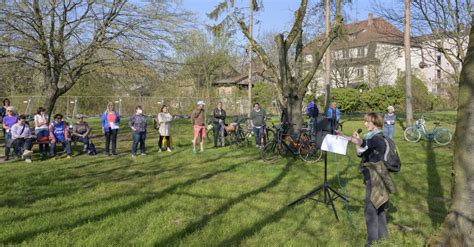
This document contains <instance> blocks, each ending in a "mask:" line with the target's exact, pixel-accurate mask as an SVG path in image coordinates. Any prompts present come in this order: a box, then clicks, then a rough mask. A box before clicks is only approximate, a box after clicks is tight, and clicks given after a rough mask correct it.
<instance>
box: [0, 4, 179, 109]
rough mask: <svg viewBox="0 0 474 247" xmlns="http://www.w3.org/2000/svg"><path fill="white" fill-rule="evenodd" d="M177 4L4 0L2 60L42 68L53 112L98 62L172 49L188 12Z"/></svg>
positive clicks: (150, 56)
mask: <svg viewBox="0 0 474 247" xmlns="http://www.w3.org/2000/svg"><path fill="white" fill-rule="evenodd" d="M175 5H176V4H175V3H174V1H173V0H164V1H161V0H160V1H159V0H150V1H147V2H141V3H132V2H129V1H127V0H104V1H90V0H60V1H59V0H51V1H41V0H25V1H17V0H13V1H2V3H0V48H1V49H0V59H1V60H0V62H11V61H17V62H21V63H23V64H26V65H28V66H31V67H33V68H34V69H35V70H38V71H40V72H41V74H42V81H41V84H42V86H41V88H42V92H40V93H41V94H43V95H44V96H45V97H46V100H45V102H44V106H45V107H46V108H47V109H48V110H49V111H50V112H53V109H54V105H55V102H56V100H57V99H58V97H59V96H61V95H63V94H64V93H66V92H67V91H68V90H69V89H70V88H71V87H72V86H73V85H74V84H75V83H76V82H77V81H78V80H79V79H80V78H81V77H82V76H84V75H86V74H89V73H91V72H93V71H95V70H96V69H97V68H98V67H100V66H97V65H101V66H107V65H110V64H114V63H116V61H117V60H116V59H117V58H120V59H137V58H138V59H156V58H157V57H159V56H162V55H166V54H165V53H166V52H167V51H166V50H167V49H166V48H167V47H169V43H170V42H172V37H173V36H172V34H173V33H174V32H177V31H179V30H180V29H182V28H183V24H184V22H185V21H186V18H185V17H187V13H184V12H180V11H179V10H177V8H176V6H175ZM99 53H102V54H99ZM106 53H109V54H113V55H114V58H113V59H112V60H109V59H107V58H108V57H111V56H110V55H108V56H103V54H106Z"/></svg>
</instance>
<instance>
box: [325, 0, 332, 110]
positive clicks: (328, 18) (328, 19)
mask: <svg viewBox="0 0 474 247" xmlns="http://www.w3.org/2000/svg"><path fill="white" fill-rule="evenodd" d="M330 10H331V8H330V1H329V0H326V37H327V38H328V37H329V31H330V29H331V13H330ZM330 54H331V53H330V51H329V48H328V49H327V50H326V73H325V77H324V79H325V80H326V101H325V106H324V112H327V111H328V108H329V101H330V100H331V74H330V73H331V55H330Z"/></svg>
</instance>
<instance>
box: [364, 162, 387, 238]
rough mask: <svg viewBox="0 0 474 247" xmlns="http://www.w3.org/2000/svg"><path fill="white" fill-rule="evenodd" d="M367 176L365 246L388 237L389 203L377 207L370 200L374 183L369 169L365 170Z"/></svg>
mask: <svg viewBox="0 0 474 247" xmlns="http://www.w3.org/2000/svg"><path fill="white" fill-rule="evenodd" d="M363 172H364V177H365V181H364V182H365V208H364V215H365V224H366V225H367V243H366V245H365V246H370V245H371V244H372V242H374V241H377V240H380V239H384V238H387V235H388V233H387V217H386V213H385V211H386V208H387V204H388V202H387V203H385V204H384V205H382V206H380V208H378V209H376V208H375V207H374V205H373V204H372V201H371V200H370V193H371V191H372V185H371V182H370V173H369V171H368V170H367V169H365V170H364V171H363Z"/></svg>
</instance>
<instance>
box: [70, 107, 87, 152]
mask: <svg viewBox="0 0 474 247" xmlns="http://www.w3.org/2000/svg"><path fill="white" fill-rule="evenodd" d="M76 120H77V121H76V123H75V124H74V126H73V127H72V141H75V142H82V143H83V144H84V149H83V152H87V150H88V149H89V134H90V133H91V128H90V127H89V124H87V122H85V121H84V116H82V115H81V114H77V115H76Z"/></svg>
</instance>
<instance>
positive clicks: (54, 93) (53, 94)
mask: <svg viewBox="0 0 474 247" xmlns="http://www.w3.org/2000/svg"><path fill="white" fill-rule="evenodd" d="M49 90H50V91H48V92H47V93H46V98H45V100H44V103H43V106H44V108H45V109H46V111H47V112H48V116H49V117H48V122H49V121H50V120H51V117H52V114H53V111H54V106H55V104H56V101H57V100H58V98H59V94H58V90H54V89H49Z"/></svg>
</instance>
